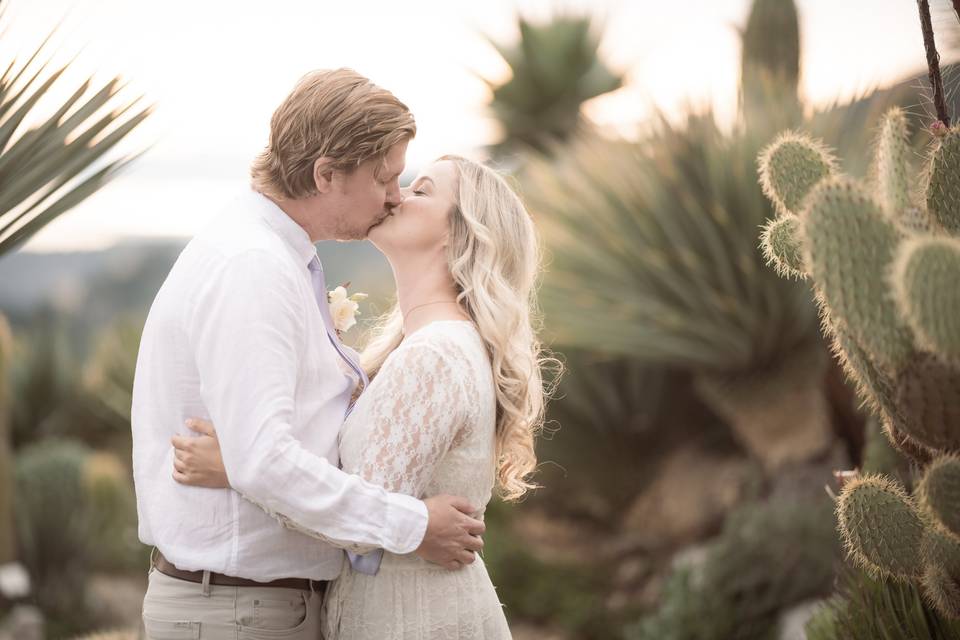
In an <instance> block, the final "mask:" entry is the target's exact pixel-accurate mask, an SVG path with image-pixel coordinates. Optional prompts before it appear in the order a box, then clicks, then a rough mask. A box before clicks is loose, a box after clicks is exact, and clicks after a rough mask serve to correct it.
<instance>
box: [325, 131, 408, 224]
mask: <svg viewBox="0 0 960 640" xmlns="http://www.w3.org/2000/svg"><path fill="white" fill-rule="evenodd" d="M407 143H408V141H407V140H404V141H402V142H398V143H397V144H395V145H393V146H392V147H390V150H389V151H388V152H387V154H386V157H385V158H384V159H383V161H382V162H381V161H380V160H377V159H372V160H367V161H366V162H364V163H362V164H361V165H360V166H359V167H357V168H356V169H355V170H354V171H353V172H351V173H349V174H340V176H339V177H338V179H337V180H336V184H335V190H336V197H335V204H336V207H335V208H336V228H335V232H334V238H336V239H337V240H363V239H364V238H366V237H367V233H368V232H369V231H370V229H371V227H374V226H376V225H377V224H379V223H380V222H381V221H382V220H383V219H384V218H386V217H387V215H389V213H390V210H391V209H392V208H393V207H395V206H397V205H398V204H400V202H401V201H402V199H403V198H402V196H401V195H400V174H401V173H403V169H404V166H405V159H406V158H405V156H406V153H407Z"/></svg>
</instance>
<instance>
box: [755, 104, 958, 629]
mask: <svg viewBox="0 0 960 640" xmlns="http://www.w3.org/2000/svg"><path fill="white" fill-rule="evenodd" d="M907 140H908V132H907V119H906V116H905V114H904V113H903V112H902V111H900V110H898V109H894V110H892V111H890V112H888V113H887V114H886V115H885V116H884V117H883V120H882V123H881V126H880V129H879V133H878V136H877V145H876V153H875V157H874V159H873V163H872V168H871V170H870V172H869V174H868V176H867V178H865V179H863V180H855V179H853V178H850V177H848V176H845V175H843V174H842V173H841V172H840V170H839V168H838V163H837V161H836V160H835V159H834V158H833V156H832V155H831V153H830V151H829V150H828V149H827V148H826V147H825V146H824V145H822V144H821V143H819V142H817V141H814V140H812V139H810V138H809V137H807V136H805V135H803V134H801V133H796V132H789V133H784V134H782V135H781V136H780V137H779V138H778V139H777V140H775V141H774V142H773V143H772V144H771V145H770V146H769V147H768V148H767V149H766V150H764V152H763V153H762V154H761V155H760V159H759V162H760V182H761V184H762V186H763V189H764V193H766V195H767V196H768V197H769V198H770V200H771V201H772V202H773V203H774V205H775V208H776V212H777V213H776V217H775V218H774V219H773V220H770V221H768V223H767V225H766V226H765V229H764V232H763V235H762V238H761V242H762V244H763V248H764V253H765V255H766V256H767V258H768V260H769V261H770V262H771V263H772V265H773V266H774V267H775V268H776V269H777V271H778V272H779V273H780V274H781V275H785V276H795V277H800V278H805V279H808V280H809V281H810V282H811V284H812V287H813V290H814V294H815V297H816V299H817V303H818V305H819V308H820V312H821V317H822V319H823V325H824V328H825V330H826V331H827V333H828V334H829V335H830V337H831V338H832V342H833V350H834V353H835V354H836V356H837V357H838V358H839V359H840V361H841V362H842V363H843V365H844V368H845V370H846V371H847V373H848V375H849V376H850V377H851V378H852V379H853V380H854V381H855V383H856V386H857V388H858V391H859V393H860V395H861V396H862V397H863V399H864V400H865V402H866V403H867V405H868V406H869V407H870V408H871V409H872V410H873V411H874V412H875V413H876V415H878V417H879V418H880V420H881V421H882V423H883V425H884V430H885V432H886V434H887V436H888V438H889V439H890V441H891V442H892V443H893V445H894V446H896V447H897V448H898V449H900V450H901V451H902V452H903V453H905V454H906V455H908V456H910V457H911V458H912V459H913V460H914V461H915V462H916V463H917V465H918V469H919V473H920V474H921V475H920V480H919V482H918V483H917V487H916V489H915V491H914V492H913V494H910V493H908V492H907V490H906V489H905V488H904V487H903V485H902V484H901V483H900V482H899V480H896V479H892V478H887V477H884V476H882V475H880V474H868V475H866V476H864V477H862V478H859V479H857V480H856V481H854V482H852V483H849V484H848V485H847V486H846V487H845V488H844V490H843V492H842V494H841V495H840V498H839V500H838V501H837V514H838V519H839V525H840V531H841V533H842V537H843V539H844V543H845V545H846V548H847V550H848V552H849V553H850V555H851V557H852V558H853V559H854V560H855V561H856V562H857V563H858V564H859V565H861V566H863V567H865V568H867V569H869V570H870V571H871V572H873V573H874V574H875V575H877V576H879V577H884V578H892V579H896V580H909V581H912V582H914V583H915V584H918V585H921V586H922V589H923V590H924V593H925V594H926V596H927V598H928V600H929V602H930V603H931V604H932V605H933V606H934V607H936V608H937V609H938V610H939V611H940V612H941V613H943V614H944V615H947V616H951V617H960V604H958V599H957V597H958V596H960V516H958V514H960V457H958V454H960V287H958V286H957V283H958V282H960V128H957V127H954V128H952V129H949V130H947V131H946V132H945V133H944V134H943V135H940V136H938V137H937V138H936V139H935V140H934V143H933V147H932V151H931V154H930V158H929V165H928V167H927V169H926V171H924V172H922V173H921V174H920V175H919V176H917V175H915V174H914V173H913V172H912V171H911V167H910V160H909V159H910V157H911V151H910V148H909V146H908V144H907ZM918 184H919V185H920V187H921V189H916V188H915V187H914V185H918Z"/></svg>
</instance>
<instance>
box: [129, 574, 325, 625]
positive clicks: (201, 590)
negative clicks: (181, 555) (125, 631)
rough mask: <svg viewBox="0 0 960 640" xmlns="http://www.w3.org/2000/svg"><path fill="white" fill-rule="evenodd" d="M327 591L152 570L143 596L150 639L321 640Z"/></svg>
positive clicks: (144, 619) (144, 620) (144, 618)
mask: <svg viewBox="0 0 960 640" xmlns="http://www.w3.org/2000/svg"><path fill="white" fill-rule="evenodd" d="M322 602H323V594H322V593H312V592H310V591H301V590H299V589H283V588H279V587H224V586H219V585H207V586H206V587H204V585H202V584H198V583H196V582H188V581H186V580H180V579H178V578H171V577H170V576H168V575H165V574H163V573H160V572H159V571H157V570H156V569H151V570H150V575H149V585H148V586H147V595H146V596H145V597H144V599H143V626H144V629H145V630H146V637H147V638H148V640H228V639H229V640H321V638H320V606H321V604H322Z"/></svg>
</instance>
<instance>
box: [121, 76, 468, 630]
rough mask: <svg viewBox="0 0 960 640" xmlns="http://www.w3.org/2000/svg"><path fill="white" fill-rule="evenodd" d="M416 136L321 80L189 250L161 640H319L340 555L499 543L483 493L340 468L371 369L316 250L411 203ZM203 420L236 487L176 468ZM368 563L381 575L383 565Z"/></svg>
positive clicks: (142, 376) (158, 536)
mask: <svg viewBox="0 0 960 640" xmlns="http://www.w3.org/2000/svg"><path fill="white" fill-rule="evenodd" d="M415 133H416V126H415V124H414V120H413V116H412V115H411V114H410V112H409V110H408V109H407V107H406V106H405V105H403V104H402V103H401V102H400V101H399V100H397V99H396V97H394V96H393V95H392V94H390V93H389V92H387V91H385V90H383V89H381V88H379V87H377V86H376V85H374V84H372V83H371V82H370V81H369V80H367V79H366V78H364V77H362V76H360V75H358V74H357V73H355V72H353V71H350V70H346V69H340V70H336V71H319V72H314V73H310V74H308V75H307V76H305V77H304V78H303V79H302V80H301V81H300V82H299V83H298V85H297V86H296V87H295V89H294V90H293V92H292V93H291V94H290V95H289V96H288V97H287V99H286V100H285V101H284V102H283V104H281V105H280V107H279V108H278V109H277V111H276V112H275V113H274V115H273V118H272V119H271V126H270V142H269V145H268V147H267V149H266V150H265V151H264V152H263V153H262V154H261V155H260V156H259V157H258V158H257V159H256V160H255V162H254V164H253V166H252V169H251V176H252V181H251V182H252V187H253V191H251V192H250V193H249V194H245V195H244V196H242V197H241V198H239V199H237V200H236V201H235V202H233V203H232V204H231V205H230V206H229V207H228V208H227V209H226V210H225V211H224V212H223V213H222V214H221V215H220V216H219V217H217V218H216V219H215V220H214V221H213V222H212V224H211V225H210V226H209V227H207V228H206V229H205V230H204V231H203V232H201V233H200V234H199V235H198V236H197V237H195V238H194V239H193V240H192V241H191V242H190V243H189V244H188V245H187V247H186V248H185V249H184V251H183V253H182V254H181V255H180V257H179V259H178V260H177V262H176V264H175V265H174V266H173V269H172V270H171V272H170V274H169V276H168V277H167V280H166V281H165V282H164V284H163V286H162V287H161V289H160V291H159V292H158V294H157V297H156V300H155V301H154V304H153V306H152V307H151V310H150V314H149V316H148V318H147V322H146V325H145V327H144V331H143V337H142V339H141V344H140V353H139V357H138V360H137V369H136V377H135V381H134V393H133V411H132V422H133V436H134V447H133V466H134V480H135V485H136V491H137V509H138V515H139V518H140V521H139V532H140V539H141V540H142V541H143V542H144V543H146V544H150V545H154V546H155V547H156V548H157V550H158V551H159V553H158V554H157V557H156V560H155V563H154V570H152V571H151V573H150V584H149V587H148V590H147V594H146V597H145V598H144V607H143V619H144V625H145V628H146V631H147V635H148V637H150V638H180V637H183V638H199V637H201V635H200V634H201V630H202V634H203V635H202V637H203V638H205V639H206V638H221V637H223V638H228V637H229V638H237V637H238V636H239V637H245V638H260V637H263V638H277V637H280V636H279V635H278V634H281V633H282V637H284V638H309V639H310V640H316V639H317V638H318V637H319V633H318V632H317V622H318V615H317V614H318V612H319V607H320V604H321V595H322V586H323V581H325V580H329V579H330V578H332V577H334V576H336V575H337V574H338V573H339V571H340V567H341V564H342V562H343V558H342V552H341V551H340V550H339V549H337V548H336V547H335V546H333V545H336V546H337V547H342V548H350V547H351V545H358V548H359V546H364V547H365V548H369V546H371V545H372V546H376V547H380V548H382V549H386V550H388V551H390V552H393V553H410V552H413V551H416V552H417V553H418V554H419V555H421V556H422V557H423V558H425V559H427V560H429V561H432V562H435V563H438V564H441V565H444V566H446V567H448V568H452V567H455V566H461V565H462V564H465V563H470V562H472V561H473V560H474V552H475V551H477V550H479V549H480V548H481V547H482V541H481V540H480V538H479V535H480V534H481V533H482V532H483V530H484V527H483V524H482V523H481V522H479V521H477V520H474V519H473V518H470V517H469V516H468V515H466V514H468V513H472V512H473V507H472V506H471V505H469V504H466V502H465V501H464V500H462V499H459V498H456V497H451V496H438V497H435V498H430V499H428V500H426V501H420V500H417V499H414V498H412V497H410V496H405V495H400V494H392V493H388V492H386V491H384V490H383V489H382V488H380V487H376V486H373V485H371V484H369V483H366V482H364V481H363V480H362V479H360V478H358V477H356V476H350V475H347V474H345V473H343V472H342V471H340V470H339V469H338V468H337V464H338V451H337V434H338V431H339V427H340V424H341V423H342V421H343V418H344V416H345V414H346V413H347V412H348V411H349V407H350V401H351V397H352V396H353V394H354V392H355V390H356V389H357V386H358V385H363V384H364V383H365V382H366V378H365V376H364V374H363V372H362V370H361V369H360V367H359V364H358V362H357V355H356V353H355V352H353V351H352V350H350V349H348V348H347V347H345V346H343V345H342V344H340V342H339V339H338V338H337V335H336V332H335V328H334V327H333V326H331V325H332V322H331V321H330V317H329V312H328V310H327V309H326V285H325V282H324V279H323V271H322V267H321V265H320V263H319V260H318V259H317V256H316V250H315V248H314V244H313V243H314V242H317V241H319V240H326V239H338V240H353V239H362V238H364V237H365V236H366V234H367V231H368V230H369V229H370V228H371V227H373V226H375V225H376V224H378V223H379V222H380V221H381V220H383V218H384V217H385V216H386V215H388V214H389V212H390V209H391V208H392V207H394V206H396V205H398V204H399V203H400V201H401V196H400V191H399V176H400V174H401V172H402V171H403V168H404V155H405V153H406V147H407V144H408V142H409V140H410V139H411V138H412V137H413V136H414V135H415ZM191 417H201V418H207V419H209V420H211V421H213V422H214V423H215V424H216V425H217V427H218V431H219V434H218V435H219V440H220V447H221V449H222V452H223V463H224V467H225V468H226V471H227V475H228V476H229V480H230V484H231V486H232V487H233V489H232V490H231V489H205V488H197V487H187V486H183V485H181V484H179V483H178V482H176V479H175V477H173V476H171V473H170V469H171V468H172V467H173V465H174V460H173V457H174V453H173V448H172V447H171V446H170V439H171V437H172V436H175V435H181V436H184V435H188V434H189V433H190V432H189V431H188V429H187V428H186V427H185V425H184V421H185V420H186V419H187V418H191ZM176 473H177V472H175V474H176ZM270 514H285V515H286V516H289V517H290V519H292V520H294V521H296V522H299V523H302V524H304V525H306V526H308V527H309V528H310V529H311V530H314V531H317V532H320V533H321V534H322V535H323V537H324V539H325V540H326V541H327V542H329V543H330V544H326V543H324V542H318V541H317V540H316V539H314V538H310V537H307V536H305V535H302V534H301V533H298V532H296V531H293V530H290V529H288V528H285V527H284V526H283V525H282V524H281V522H280V521H278V520H284V518H283V517H282V516H279V517H278V518H277V519H275V518H273V517H271V515H270ZM350 559H351V562H354V563H355V564H354V566H355V567H356V568H357V569H358V570H360V571H366V572H375V571H376V568H377V556H375V555H374V556H372V557H371V556H366V557H363V556H355V555H351V558H350Z"/></svg>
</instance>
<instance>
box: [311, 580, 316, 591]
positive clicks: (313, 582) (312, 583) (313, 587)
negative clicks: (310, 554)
mask: <svg viewBox="0 0 960 640" xmlns="http://www.w3.org/2000/svg"><path fill="white" fill-rule="evenodd" d="M315 584H316V581H315V580H313V579H312V578H311V579H310V593H316V592H317V589H316V587H315V586H314V585H315Z"/></svg>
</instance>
